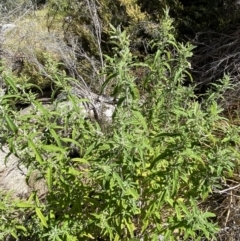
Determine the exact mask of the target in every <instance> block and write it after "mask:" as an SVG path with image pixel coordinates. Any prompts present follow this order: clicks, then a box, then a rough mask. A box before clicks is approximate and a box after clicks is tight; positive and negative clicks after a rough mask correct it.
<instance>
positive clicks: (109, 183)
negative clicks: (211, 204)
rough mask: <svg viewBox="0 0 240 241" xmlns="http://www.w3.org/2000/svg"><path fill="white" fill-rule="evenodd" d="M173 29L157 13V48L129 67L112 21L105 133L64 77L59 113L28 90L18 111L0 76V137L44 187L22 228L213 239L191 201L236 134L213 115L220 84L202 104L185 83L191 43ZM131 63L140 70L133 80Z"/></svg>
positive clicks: (208, 182) (213, 176)
mask: <svg viewBox="0 0 240 241" xmlns="http://www.w3.org/2000/svg"><path fill="white" fill-rule="evenodd" d="M173 30H174V29H173V27H172V20H171V19H170V18H169V17H168V15H167V13H166V17H165V18H164V19H162V20H161V24H159V32H160V33H161V34H160V35H158V36H157V38H156V39H153V41H152V43H151V47H152V48H154V49H155V50H156V53H155V54H153V55H149V56H148V58H147V59H146V60H145V62H144V63H137V62H136V61H135V59H134V56H132V54H131V52H130V50H129V45H130V41H129V37H128V36H127V34H126V32H124V31H123V32H122V31H121V30H120V29H119V28H114V27H112V32H111V35H112V38H111V40H112V44H113V45H114V46H115V47H114V49H113V51H114V52H115V54H114V55H113V56H112V57H110V56H106V57H105V60H106V66H105V69H104V70H103V73H104V74H106V75H107V76H108V77H107V78H106V81H105V83H104V84H103V86H102V89H106V88H108V89H109V90H111V92H112V95H113V96H114V97H115V98H116V100H117V106H116V110H115V112H114V115H113V120H112V123H111V124H109V127H108V129H107V131H104V130H105V129H103V130H102V129H101V125H99V124H98V122H97V121H96V122H90V121H86V120H84V118H83V116H82V114H81V111H79V105H80V102H82V101H83V100H79V99H77V98H76V97H75V96H73V95H72V94H71V91H70V88H69V79H68V78H67V77H66V76H64V75H61V74H59V73H56V74H55V76H54V78H55V84H56V86H59V87H61V89H65V91H66V92H67V93H68V99H69V101H70V102H71V103H72V105H71V106H72V108H69V111H68V112H67V113H66V114H64V115H62V113H61V112H60V111H59V110H58V103H56V104H55V105H54V106H53V108H52V109H51V110H49V109H46V108H45V107H44V106H43V105H42V104H41V103H39V102H38V101H37V100H35V99H34V96H29V95H28V94H26V95H25V96H24V95H22V94H21V98H28V99H29V101H30V102H31V103H32V104H33V106H34V107H35V108H34V110H33V113H30V114H27V115H24V116H21V115H19V113H18V112H17V111H14V110H13V109H11V108H10V104H9V101H10V100H11V98H12V97H13V96H19V91H18V88H17V87H16V86H15V85H14V82H13V81H11V79H9V78H7V79H6V82H7V83H6V84H7V86H8V93H9V94H8V95H6V96H4V97H3V98H2V101H1V105H2V106H3V107H2V109H1V115H2V116H1V117H2V118H3V120H4V121H3V125H2V126H1V130H0V134H1V136H3V137H4V138H3V139H4V140H6V142H7V144H8V145H9V147H10V152H11V153H14V154H15V155H17V156H18V157H19V158H20V160H21V162H22V163H24V164H25V165H26V166H27V167H28V168H29V169H30V170H38V171H39V172H40V174H41V176H42V178H44V179H45V180H46V183H47V185H48V194H47V195H46V197H45V200H44V201H39V199H40V197H38V196H37V194H34V195H32V196H31V197H30V199H29V200H28V202H27V204H26V206H28V205H29V212H30V213H31V215H29V218H28V219H27V220H23V221H22V222H23V223H22V225H23V226H24V227H25V229H26V230H27V233H28V239H31V240H88V239H97V238H98V239H101V240H114V241H117V240H159V238H160V237H161V238H162V239H163V240H187V239H188V238H192V239H194V240H201V238H202V237H205V238H206V239H211V238H214V235H215V234H216V232H217V231H218V228H217V225H216V224H214V219H213V218H214V214H213V213H210V212H208V211H206V212H205V211H203V210H201V209H200V208H199V203H200V202H202V200H204V199H206V198H207V197H208V195H209V193H211V192H212V191H213V190H214V188H219V187H220V183H221V179H222V178H224V175H223V173H225V172H226V173H231V171H232V170H233V168H234V165H235V161H236V159H237V158H239V154H238V153H237V149H238V146H239V138H238V131H239V130H238V128H235V127H232V126H230V125H229V123H228V120H227V119H225V118H223V117H222V116H221V112H222V109H221V108H220V106H218V104H217V99H218V98H219V96H221V86H218V92H216V93H209V96H207V97H206V103H207V104H205V105H204V104H201V103H199V102H198V101H197V98H196V96H195V95H194V88H193V87H191V86H184V84H183V83H184V80H185V79H186V78H187V77H189V76H190V75H189V73H188V68H189V67H190V64H189V62H188V60H187V59H188V58H189V57H190V56H191V51H192V49H193V46H191V45H189V44H187V45H183V44H180V43H177V42H176V40H175V38H174V35H173V34H172V33H173ZM136 69H144V70H145V71H144V74H143V75H142V78H141V80H140V83H138V84H139V85H136V83H135V78H134V77H133V71H134V70H136ZM227 81H228V79H227V77H225V79H224V80H223V82H224V83H225V82H226V84H225V85H226V86H225V87H226V88H227V87H228V86H229V85H228V84H227ZM112 85H113V87H112ZM225 87H224V88H225ZM140 90H141V92H142V93H143V94H141V96H140ZM21 93H22V92H21ZM24 93H25V92H24ZM223 123H224V125H223ZM73 149H74V150H75V151H76V152H77V155H76V153H75V155H74V156H73V155H72V150H73ZM7 212H8V211H7ZM18 234H19V237H21V233H20V232H19V233H18ZM21 238H22V239H21V240H24V239H23V237H21Z"/></svg>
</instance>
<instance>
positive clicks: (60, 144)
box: [49, 129, 62, 147]
mask: <svg viewBox="0 0 240 241" xmlns="http://www.w3.org/2000/svg"><path fill="white" fill-rule="evenodd" d="M49 131H50V133H51V135H52V137H53V138H54V140H55V141H56V143H57V145H58V146H59V147H62V143H61V141H60V138H59V135H58V134H57V133H56V131H55V130H53V129H50V130H49Z"/></svg>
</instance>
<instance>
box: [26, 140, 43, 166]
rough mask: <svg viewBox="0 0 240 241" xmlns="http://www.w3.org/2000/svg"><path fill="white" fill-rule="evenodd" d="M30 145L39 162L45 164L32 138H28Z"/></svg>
mask: <svg viewBox="0 0 240 241" xmlns="http://www.w3.org/2000/svg"><path fill="white" fill-rule="evenodd" d="M28 145H29V147H30V148H31V149H32V150H33V151H34V154H35V156H36V160H37V161H38V162H39V164H43V159H42V156H41V155H40V153H39V152H38V150H37V148H36V146H35V144H34V143H33V141H32V140H31V139H28Z"/></svg>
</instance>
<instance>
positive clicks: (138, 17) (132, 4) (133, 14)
mask: <svg viewBox="0 0 240 241" xmlns="http://www.w3.org/2000/svg"><path fill="white" fill-rule="evenodd" d="M119 1H120V3H121V4H122V5H123V6H125V7H126V13H127V15H128V16H129V17H130V20H131V21H132V22H134V23H137V22H139V21H143V20H144V19H145V18H146V13H143V12H142V11H141V9H140V6H139V5H138V4H137V1H136V0H119Z"/></svg>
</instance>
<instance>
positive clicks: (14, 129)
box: [5, 115, 18, 134]
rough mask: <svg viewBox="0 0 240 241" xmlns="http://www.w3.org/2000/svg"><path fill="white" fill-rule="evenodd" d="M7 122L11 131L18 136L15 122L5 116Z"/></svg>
mask: <svg viewBox="0 0 240 241" xmlns="http://www.w3.org/2000/svg"><path fill="white" fill-rule="evenodd" d="M5 120H6V122H7V124H8V127H9V128H10V130H11V131H12V132H14V133H15V134H16V133H17V132H18V128H17V126H16V125H15V124H14V122H13V121H12V120H11V119H10V117H9V116H8V115H5Z"/></svg>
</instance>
